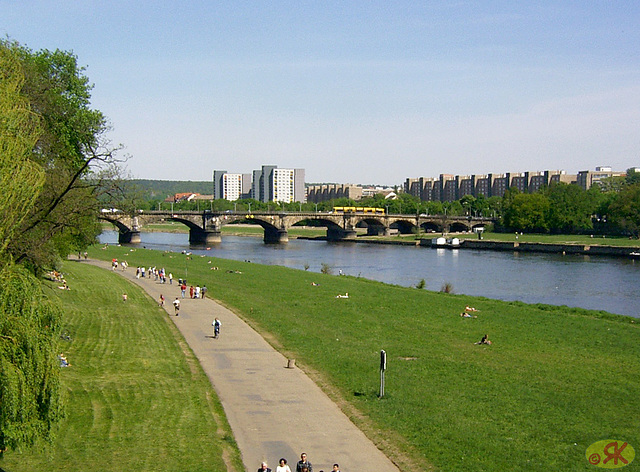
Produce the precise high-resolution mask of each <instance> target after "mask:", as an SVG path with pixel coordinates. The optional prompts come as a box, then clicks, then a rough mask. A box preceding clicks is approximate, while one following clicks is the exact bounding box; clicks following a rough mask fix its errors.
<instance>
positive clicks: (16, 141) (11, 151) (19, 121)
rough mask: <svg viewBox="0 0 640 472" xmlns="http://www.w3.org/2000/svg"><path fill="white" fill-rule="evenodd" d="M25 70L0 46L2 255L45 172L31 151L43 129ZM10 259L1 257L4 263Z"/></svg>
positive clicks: (0, 250)
mask: <svg viewBox="0 0 640 472" xmlns="http://www.w3.org/2000/svg"><path fill="white" fill-rule="evenodd" d="M23 85H24V73H23V71H22V67H21V64H20V60H19V58H18V57H17V55H16V54H15V53H14V52H12V51H11V50H8V49H4V48H0V188H2V194H3V195H2V199H0V255H2V254H4V252H5V250H6V248H7V246H8V245H9V242H10V241H11V240H12V239H13V237H14V235H15V233H16V231H17V229H18V228H19V226H20V225H21V223H22V222H23V221H24V219H25V218H26V216H27V211H28V210H29V209H30V208H31V207H32V206H33V204H34V202H35V199H36V198H37V196H38V193H39V191H40V189H41V188H42V185H43V183H44V172H43V171H42V168H41V167H40V166H39V165H37V164H36V163H34V162H32V161H31V160H29V155H30V152H31V150H32V149H33V147H34V146H35V144H36V142H37V140H38V138H39V137H40V135H41V133H42V131H41V128H40V118H39V117H38V115H37V114H35V113H33V112H32V111H31V110H30V108H29V105H28V102H27V100H26V99H25V98H24V97H23V96H22V95H21V91H22V87H23ZM2 262H6V259H4V258H0V267H2V265H3V264H2Z"/></svg>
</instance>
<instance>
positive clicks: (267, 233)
mask: <svg viewBox="0 0 640 472" xmlns="http://www.w3.org/2000/svg"><path fill="white" fill-rule="evenodd" d="M264 242H265V244H282V243H288V242H289V233H288V232H287V230H286V229H276V228H265V229H264Z"/></svg>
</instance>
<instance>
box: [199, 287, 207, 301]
mask: <svg viewBox="0 0 640 472" xmlns="http://www.w3.org/2000/svg"><path fill="white" fill-rule="evenodd" d="M200 293H201V295H202V299H203V300H204V297H205V295H206V294H207V286H206V285H203V286H202V289H201V290H200Z"/></svg>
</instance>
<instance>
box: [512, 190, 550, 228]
mask: <svg viewBox="0 0 640 472" xmlns="http://www.w3.org/2000/svg"><path fill="white" fill-rule="evenodd" d="M548 212H549V199H548V198H547V197H546V196H545V195H543V194H542V193H515V194H510V195H509V198H508V201H507V203H505V208H504V224H505V226H506V227H508V228H510V229H511V230H514V231H527V232H534V233H540V232H547V231H548V230H549V225H548V223H547V214H548Z"/></svg>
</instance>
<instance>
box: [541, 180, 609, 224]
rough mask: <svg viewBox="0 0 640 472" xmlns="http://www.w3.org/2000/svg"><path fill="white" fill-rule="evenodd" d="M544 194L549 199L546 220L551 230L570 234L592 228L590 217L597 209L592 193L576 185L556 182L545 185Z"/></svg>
mask: <svg viewBox="0 0 640 472" xmlns="http://www.w3.org/2000/svg"><path fill="white" fill-rule="evenodd" d="M544 194H545V195H546V196H547V198H548V199H549V214H548V216H547V222H548V225H549V229H550V230H551V231H552V232H555V233H565V234H571V233H575V232H583V231H587V230H590V229H592V228H593V223H592V221H591V217H592V215H593V214H595V212H596V210H597V208H596V206H597V203H596V201H595V199H594V198H593V193H588V192H587V191H586V190H584V189H583V188H582V187H580V186H578V185H574V184H565V183H558V184H553V185H551V186H549V187H547V188H546V189H545V190H544Z"/></svg>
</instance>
